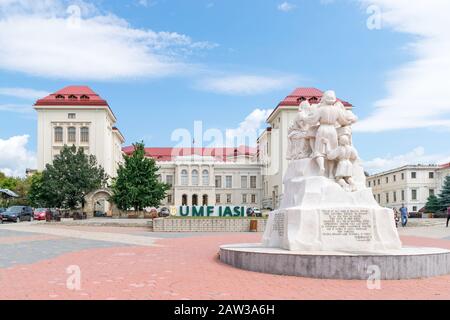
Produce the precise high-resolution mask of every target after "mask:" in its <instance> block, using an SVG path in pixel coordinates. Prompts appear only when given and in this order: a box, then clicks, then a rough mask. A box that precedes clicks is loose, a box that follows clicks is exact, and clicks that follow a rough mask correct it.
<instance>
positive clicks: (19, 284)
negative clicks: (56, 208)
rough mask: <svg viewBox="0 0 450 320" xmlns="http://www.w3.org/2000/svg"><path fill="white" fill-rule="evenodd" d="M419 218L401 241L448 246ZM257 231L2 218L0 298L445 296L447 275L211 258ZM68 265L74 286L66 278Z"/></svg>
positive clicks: (449, 287) (446, 236)
mask: <svg viewBox="0 0 450 320" xmlns="http://www.w3.org/2000/svg"><path fill="white" fill-rule="evenodd" d="M420 225H423V226H418V224H414V223H413V224H412V226H411V227H408V228H401V229H400V234H401V238H402V241H403V244H404V245H410V246H429V247H441V248H448V249H450V229H447V228H445V224H444V222H443V221H442V220H436V219H435V220H434V221H429V222H426V223H425V222H424V223H422V224H420ZM260 238H261V234H260V233H154V232H151V230H150V229H149V227H148V226H147V225H146V223H136V224H134V225H129V226H125V227H121V226H118V225H114V224H105V225H101V224H98V225H96V224H95V223H94V224H93V225H88V224H78V225H70V224H47V223H45V222H32V223H25V222H24V223H20V224H14V223H5V224H3V225H0V244H1V246H0V286H1V288H2V290H0V299H50V300H51V299H398V300H404V299H450V275H448V276H441V277H436V278H430V279H417V280H399V281H381V283H380V285H379V287H380V288H379V289H377V288H374V286H373V285H369V286H368V282H367V281H359V280H358V281H353V280H352V281H348V280H345V281H344V280H320V279H308V278H300V277H288V276H277V275H269V274H261V273H256V272H249V271H244V270H239V269H235V268H233V267H230V266H228V265H225V264H222V263H221V262H220V261H218V248H219V246H220V245H222V244H228V243H238V242H258V241H259V239H260ZM75 269H76V270H79V278H78V279H79V287H73V286H71V285H68V282H70V279H72V280H73V278H71V277H72V275H73V270H75ZM68 280H69V281H68ZM369 287H370V288H371V289H369Z"/></svg>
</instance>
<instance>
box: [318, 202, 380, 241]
mask: <svg viewBox="0 0 450 320" xmlns="http://www.w3.org/2000/svg"><path fill="white" fill-rule="evenodd" d="M320 220H321V224H320V229H321V234H322V238H328V240H329V241H335V240H338V239H339V238H342V237H344V238H348V239H351V240H355V241H359V242H370V241H371V240H372V216H371V214H370V212H369V210H368V209H324V210H321V212H320Z"/></svg>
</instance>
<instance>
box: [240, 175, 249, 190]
mask: <svg viewBox="0 0 450 320" xmlns="http://www.w3.org/2000/svg"><path fill="white" fill-rule="evenodd" d="M247 181H248V179H247V176H241V188H242V189H247V187H248V186H247Z"/></svg>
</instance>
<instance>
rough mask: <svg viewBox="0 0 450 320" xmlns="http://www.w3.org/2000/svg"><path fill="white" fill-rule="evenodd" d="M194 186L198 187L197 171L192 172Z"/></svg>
mask: <svg viewBox="0 0 450 320" xmlns="http://www.w3.org/2000/svg"><path fill="white" fill-rule="evenodd" d="M192 185H193V186H198V171H197V170H195V169H194V170H192Z"/></svg>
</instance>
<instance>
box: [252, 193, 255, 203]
mask: <svg viewBox="0 0 450 320" xmlns="http://www.w3.org/2000/svg"><path fill="white" fill-rule="evenodd" d="M252 203H256V194H252Z"/></svg>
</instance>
